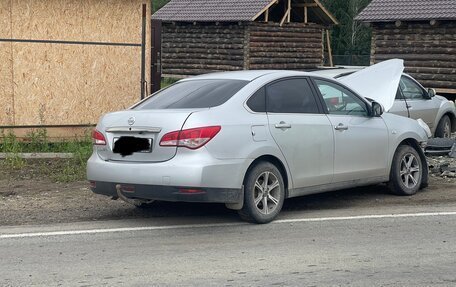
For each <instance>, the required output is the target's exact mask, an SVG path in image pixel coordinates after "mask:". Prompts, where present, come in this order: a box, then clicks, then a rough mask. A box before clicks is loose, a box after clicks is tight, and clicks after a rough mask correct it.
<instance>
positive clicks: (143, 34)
mask: <svg viewBox="0 0 456 287" xmlns="http://www.w3.org/2000/svg"><path fill="white" fill-rule="evenodd" d="M146 17H147V5H146V4H143V5H142V31H141V37H142V39H141V100H142V99H144V97H145V87H146V20H147V19H146Z"/></svg>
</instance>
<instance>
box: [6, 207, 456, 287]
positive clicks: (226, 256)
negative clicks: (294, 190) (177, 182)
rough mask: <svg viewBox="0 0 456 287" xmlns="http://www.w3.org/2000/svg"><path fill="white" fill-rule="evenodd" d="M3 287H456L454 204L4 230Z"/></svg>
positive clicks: (153, 219) (35, 226)
mask: <svg viewBox="0 0 456 287" xmlns="http://www.w3.org/2000/svg"><path fill="white" fill-rule="evenodd" d="M0 258H1V260H0V286H456V205H455V204H454V203H448V204H445V203H442V204H439V205H432V206H426V205H421V206H416V205H410V206H408V205H406V204H405V205H403V206H401V207H400V208H398V207H397V206H395V205H391V206H385V207H377V208H365V209H359V208H356V207H354V208H346V209H325V210H315V211H311V212H309V211H307V212H306V211H287V212H285V213H284V214H283V215H282V216H281V217H280V219H279V220H278V221H276V222H274V223H272V224H268V225H253V224H245V223H243V222H240V221H238V220H237V219H236V218H235V217H230V216H212V215H209V216H207V217H202V216H197V217H192V216H189V217H187V218H185V219H184V218H172V217H167V218H145V219H134V220H131V219H129V220H111V221H104V222H103V221H102V222H82V223H66V224H53V225H45V226H39V225H34V226H16V227H14V226H13V227H2V228H0Z"/></svg>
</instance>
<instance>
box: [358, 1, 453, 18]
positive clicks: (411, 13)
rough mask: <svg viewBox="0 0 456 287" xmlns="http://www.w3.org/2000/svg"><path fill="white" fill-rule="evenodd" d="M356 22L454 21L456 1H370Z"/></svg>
mask: <svg viewBox="0 0 456 287" xmlns="http://www.w3.org/2000/svg"><path fill="white" fill-rule="evenodd" d="M356 20H361V21H364V22H392V21H397V20H401V21H420V20H456V0H372V2H371V3H370V4H369V5H368V6H367V7H366V8H365V9H364V10H363V11H362V12H361V13H360V14H359V15H358V16H357V17H356Z"/></svg>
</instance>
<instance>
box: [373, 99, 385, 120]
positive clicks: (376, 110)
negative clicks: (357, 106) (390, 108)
mask: <svg viewBox="0 0 456 287" xmlns="http://www.w3.org/2000/svg"><path fill="white" fill-rule="evenodd" d="M381 115H383V107H382V105H380V104H379V103H377V102H372V110H371V116H372V117H379V116H381Z"/></svg>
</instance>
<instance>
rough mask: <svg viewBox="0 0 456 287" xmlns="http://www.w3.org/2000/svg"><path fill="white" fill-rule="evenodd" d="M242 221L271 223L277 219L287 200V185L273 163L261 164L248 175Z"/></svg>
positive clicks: (240, 213)
mask: <svg viewBox="0 0 456 287" xmlns="http://www.w3.org/2000/svg"><path fill="white" fill-rule="evenodd" d="M244 189H245V190H244V206H243V208H242V209H241V210H239V211H238V213H239V215H240V216H241V218H242V219H244V220H246V221H249V222H254V223H269V222H271V221H272V220H274V218H276V217H277V215H278V214H279V212H280V210H281V209H282V206H283V202H284V200H285V185H284V183H283V178H282V175H281V173H280V171H279V170H278V169H277V167H275V166H274V165H273V164H272V163H269V162H261V163H259V164H257V165H256V166H254V167H253V168H252V169H251V170H250V171H249V172H248V174H247V176H246V180H245V182H244Z"/></svg>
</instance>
